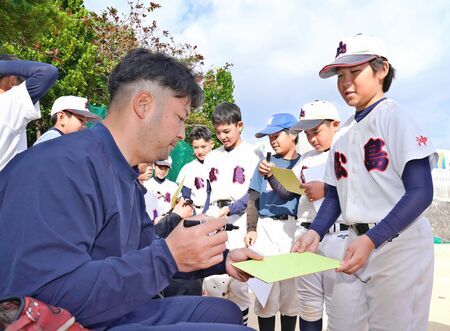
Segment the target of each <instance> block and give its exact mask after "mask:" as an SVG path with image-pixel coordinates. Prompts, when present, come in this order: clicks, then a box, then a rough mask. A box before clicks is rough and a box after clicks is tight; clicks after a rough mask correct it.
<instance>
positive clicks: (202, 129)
mask: <svg viewBox="0 0 450 331" xmlns="http://www.w3.org/2000/svg"><path fill="white" fill-rule="evenodd" d="M200 139H203V140H204V141H211V139H212V133H211V131H210V130H209V129H208V128H207V127H206V126H204V125H196V126H194V127H193V128H192V130H191V132H190V133H189V142H190V143H191V144H192V142H193V141H194V140H200Z"/></svg>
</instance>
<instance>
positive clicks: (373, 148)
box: [364, 138, 389, 172]
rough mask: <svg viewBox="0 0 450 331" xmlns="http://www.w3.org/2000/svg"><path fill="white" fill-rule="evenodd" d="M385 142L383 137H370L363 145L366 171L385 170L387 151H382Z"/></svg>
mask: <svg viewBox="0 0 450 331" xmlns="http://www.w3.org/2000/svg"><path fill="white" fill-rule="evenodd" d="M384 145H385V143H384V141H383V139H380V138H377V139H373V138H370V139H369V141H367V143H366V144H365V145H364V165H365V166H366V169H367V171H372V170H378V171H381V172H383V171H385V170H386V168H387V166H388V165H389V158H388V153H386V152H385V151H383V147H384Z"/></svg>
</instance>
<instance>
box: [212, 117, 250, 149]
mask: <svg viewBox="0 0 450 331" xmlns="http://www.w3.org/2000/svg"><path fill="white" fill-rule="evenodd" d="M242 127H243V123H242V121H239V122H238V123H232V124H218V125H215V126H214V129H215V131H216V136H217V139H219V141H220V142H221V143H222V144H223V146H224V147H225V148H227V149H233V148H234V147H236V146H237V145H238V144H239V143H240V142H241V130H242Z"/></svg>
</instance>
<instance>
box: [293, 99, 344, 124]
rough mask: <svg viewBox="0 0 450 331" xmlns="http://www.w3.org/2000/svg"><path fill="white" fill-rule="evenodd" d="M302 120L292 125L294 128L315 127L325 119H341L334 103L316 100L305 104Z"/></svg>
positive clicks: (301, 113) (302, 110)
mask: <svg viewBox="0 0 450 331" xmlns="http://www.w3.org/2000/svg"><path fill="white" fill-rule="evenodd" d="M299 119H300V121H298V122H297V123H295V124H294V125H293V126H292V130H295V131H302V130H309V129H312V128H315V127H316V126H318V125H320V124H322V122H323V121H325V120H333V121H340V120H341V119H340V117H339V114H338V112H337V110H336V107H335V106H333V104H332V103H330V102H328V101H323V100H316V101H313V102H310V103H307V104H305V105H304V106H303V107H302V109H301V110H300V118H299Z"/></svg>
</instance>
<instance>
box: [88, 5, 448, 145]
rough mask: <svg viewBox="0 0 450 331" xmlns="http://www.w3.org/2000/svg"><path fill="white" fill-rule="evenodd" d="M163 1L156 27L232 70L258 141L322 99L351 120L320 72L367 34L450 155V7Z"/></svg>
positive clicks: (403, 97) (399, 90) (398, 93)
mask: <svg viewBox="0 0 450 331" xmlns="http://www.w3.org/2000/svg"><path fill="white" fill-rule="evenodd" d="M89 2H94V1H92V0H90V1H86V4H88V3H89ZM158 3H160V4H161V6H162V8H160V9H158V10H156V11H155V12H154V17H152V19H153V18H154V19H156V21H157V22H158V25H159V26H160V28H161V29H167V30H169V31H170V32H171V33H172V34H173V35H174V36H175V39H176V40H177V41H179V42H187V43H190V44H195V45H198V47H199V51H200V52H201V53H202V54H203V55H204V56H205V57H206V69H207V68H209V67H210V66H221V65H223V64H225V63H226V62H229V63H233V67H232V68H231V71H232V73H233V79H234V81H235V85H236V89H235V98H236V102H237V103H238V104H239V106H240V107H241V109H242V110H243V112H244V120H245V122H246V130H245V131H244V136H245V137H246V138H248V139H250V140H253V139H254V138H253V133H254V132H256V130H259V129H260V128H261V127H263V126H264V124H265V122H266V121H267V119H268V118H269V117H270V115H271V114H273V113H275V112H292V113H293V114H295V115H297V112H298V110H299V109H300V107H301V106H302V105H303V104H304V103H306V102H309V101H311V100H315V99H325V100H329V101H331V102H333V103H335V105H336V106H337V108H338V109H339V112H340V114H341V117H342V118H343V119H345V118H347V117H348V116H350V115H351V114H352V113H353V110H352V109H350V108H349V107H348V106H346V105H345V104H344V103H343V101H342V100H341V98H340V96H339V94H338V92H337V89H336V82H335V79H333V78H332V79H327V80H322V79H320V78H319V77H318V71H319V70H320V69H321V68H322V66H323V65H325V64H327V63H329V62H330V61H332V60H333V58H334V55H335V52H336V47H337V43H338V41H339V40H340V39H341V38H342V37H345V36H349V35H353V34H355V33H358V32H365V33H372V34H374V35H377V36H378V37H380V39H382V40H383V41H384V42H385V43H386V45H387V46H388V49H389V50H390V52H389V57H390V61H391V62H392V63H393V64H394V66H395V67H396V69H397V73H398V78H397V79H396V80H395V81H394V83H393V87H392V91H391V92H389V94H388V96H391V97H393V98H395V99H397V100H398V101H399V102H400V103H402V104H403V105H404V106H405V107H407V109H411V118H415V119H417V120H419V121H420V122H421V124H422V125H423V126H425V128H426V129H427V130H428V131H429V132H430V133H431V136H432V137H433V139H434V140H435V144H436V145H437V146H438V147H441V148H450V136H449V129H448V128H449V127H450V125H449V124H450V123H449V120H448V115H447V114H448V110H449V109H448V108H449V107H450V100H449V98H448V97H447V94H448V91H449V90H450V89H449V87H450V86H449V83H447V80H448V78H447V77H446V76H447V75H448V72H450V71H449V69H450V66H449V64H447V63H450V43H449V42H448V32H449V31H450V7H449V6H448V1H447V0H435V1H433V3H432V5H431V3H430V2H429V1H419V0H399V1H388V0H380V1H375V0H373V1H362V2H361V1H356V0H330V1H298V0H284V1H269V0H239V1H237V0H236V1H223V0H170V1H168V0H163V1H159V2H158ZM111 5H114V4H111Z"/></svg>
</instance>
